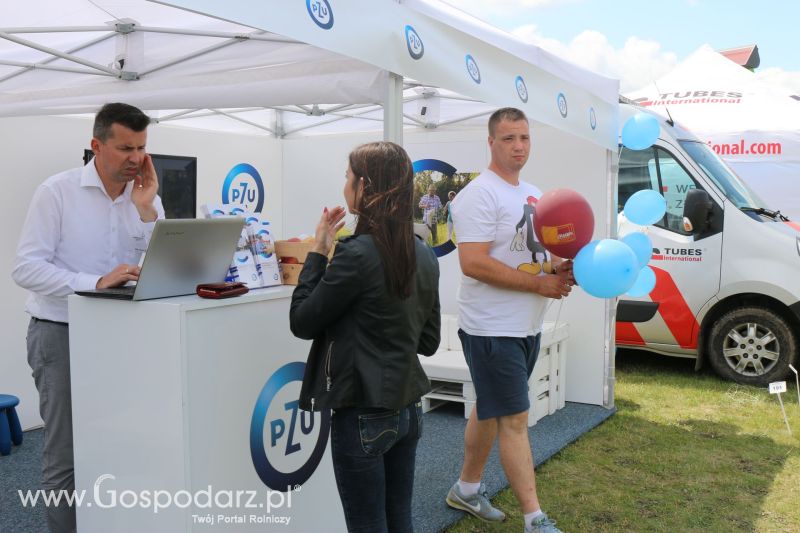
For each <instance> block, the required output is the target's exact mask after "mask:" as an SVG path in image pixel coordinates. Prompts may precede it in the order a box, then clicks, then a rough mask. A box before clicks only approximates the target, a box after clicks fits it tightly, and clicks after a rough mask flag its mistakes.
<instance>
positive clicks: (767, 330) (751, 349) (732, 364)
mask: <svg viewBox="0 0 800 533" xmlns="http://www.w3.org/2000/svg"><path fill="white" fill-rule="evenodd" d="M708 359H709V361H710V363H711V366H712V367H714V370H715V371H716V372H717V374H719V375H720V376H721V377H723V378H725V379H730V380H732V381H735V382H737V383H742V384H744V385H756V386H761V387H765V386H767V385H768V384H769V383H770V382H772V381H776V380H780V379H781V378H783V377H784V376H786V374H787V373H788V372H789V364H791V363H794V362H795V361H796V359H797V340H796V339H795V337H794V335H793V334H792V330H791V328H790V327H789V324H788V323H787V322H786V320H784V319H783V317H781V316H780V315H778V314H776V313H775V312H773V311H771V310H769V309H766V308H764V307H743V308H741V309H734V310H732V311H728V312H727V313H725V314H724V315H722V316H721V317H720V318H719V319H717V321H716V322H715V323H714V326H713V327H712V328H711V333H710V334H709V340H708Z"/></svg>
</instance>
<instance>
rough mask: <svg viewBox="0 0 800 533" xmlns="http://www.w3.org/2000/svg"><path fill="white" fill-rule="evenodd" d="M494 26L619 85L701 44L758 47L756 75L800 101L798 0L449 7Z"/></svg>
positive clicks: (646, 79)
mask: <svg viewBox="0 0 800 533" xmlns="http://www.w3.org/2000/svg"><path fill="white" fill-rule="evenodd" d="M445 1H446V2H447V3H449V4H450V5H452V6H455V7H457V8H459V9H461V10H463V11H466V12H467V13H470V14H471V15H474V16H476V17H478V18H480V19H482V20H484V21H485V22H488V23H489V24H492V25H494V26H497V27H498V28H501V29H503V30H505V31H508V32H510V33H513V34H515V35H516V36H517V37H520V38H522V39H524V40H526V41H529V42H532V43H534V44H537V45H539V46H541V47H543V48H546V49H548V50H551V51H553V52H555V53H557V54H559V55H560V56H562V57H565V58H566V59H569V60H571V61H573V62H575V63H577V64H579V65H581V66H584V67H586V68H589V69H591V70H594V71H596V72H599V73H601V74H605V75H607V76H611V77H615V78H618V79H619V80H620V90H621V92H623V93H625V92H626V91H631V90H635V89H638V88H640V87H643V86H645V85H647V84H648V83H650V82H651V81H652V80H654V79H658V78H660V77H661V76H663V75H664V74H666V73H667V72H669V71H670V70H671V69H672V68H674V67H675V65H677V64H678V63H679V62H681V61H682V60H683V59H685V58H686V57H688V56H689V55H691V53H692V52H693V51H695V50H696V49H698V48H699V47H700V46H702V45H703V44H708V45H710V46H711V47H712V48H714V49H716V50H722V49H725V48H735V47H739V46H745V45H750V44H756V45H758V50H759V55H760V57H761V65H760V66H759V68H757V69H756V71H755V72H756V75H757V76H759V77H760V78H762V79H764V80H765V81H768V82H771V83H776V84H780V85H783V86H785V87H787V88H789V89H792V90H794V91H796V93H797V94H800V52H798V50H800V27H798V21H800V2H798V1H797V0H761V1H758V2H753V1H750V0H746V1H739V2H731V1H724V0H659V1H653V0H639V1H633V0H445Z"/></svg>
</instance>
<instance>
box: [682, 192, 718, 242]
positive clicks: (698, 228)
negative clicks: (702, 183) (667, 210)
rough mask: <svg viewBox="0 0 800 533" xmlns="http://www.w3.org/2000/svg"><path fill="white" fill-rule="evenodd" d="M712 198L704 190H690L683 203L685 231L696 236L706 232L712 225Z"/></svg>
mask: <svg viewBox="0 0 800 533" xmlns="http://www.w3.org/2000/svg"><path fill="white" fill-rule="evenodd" d="M713 206H714V204H713V201H712V200H711V197H710V196H709V195H708V193H707V192H706V191H704V190H703V189H689V191H688V192H687V193H686V199H685V200H684V202H683V229H685V230H686V231H688V232H690V233H693V234H695V235H697V234H700V233H703V232H704V231H706V230H707V229H708V227H709V225H710V222H711V221H710V218H711V209H712V207H713Z"/></svg>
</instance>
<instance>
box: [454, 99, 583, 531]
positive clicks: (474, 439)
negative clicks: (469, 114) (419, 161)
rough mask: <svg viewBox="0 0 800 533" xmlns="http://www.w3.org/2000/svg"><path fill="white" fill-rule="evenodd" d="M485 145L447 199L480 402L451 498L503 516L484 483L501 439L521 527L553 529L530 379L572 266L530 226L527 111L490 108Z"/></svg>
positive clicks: (472, 509)
mask: <svg viewBox="0 0 800 533" xmlns="http://www.w3.org/2000/svg"><path fill="white" fill-rule="evenodd" d="M489 147H490V150H491V156H492V159H491V161H490V163H489V168H488V169H487V170H485V171H484V172H483V173H481V175H479V176H478V177H477V178H475V179H474V180H473V181H472V182H470V183H469V185H467V186H466V187H465V188H464V189H463V190H462V191H461V192H460V193H459V194H458V196H456V198H455V200H454V201H453V203H452V204H451V212H452V214H453V221H454V223H455V232H456V237H457V239H458V258H459V262H460V264H461V270H462V273H463V275H462V278H461V287H460V289H459V295H458V303H459V317H458V321H459V327H460V329H459V332H458V335H459V337H460V339H461V344H462V346H463V348H464V357H465V359H466V360H467V365H468V366H469V370H470V375H471V376H472V382H473V385H474V386H475V392H476V403H475V409H473V411H472V414H471V416H470V418H469V421H468V422H467V428H466V430H465V432H464V463H463V466H462V469H461V474H460V477H459V480H458V481H457V482H456V483H455V484H454V485H453V487H452V488H451V489H450V492H449V493H448V495H447V498H446V501H447V504H448V505H449V506H450V507H453V508H456V509H460V510H463V511H467V512H469V513H471V514H473V515H475V516H476V517H478V518H480V519H482V520H486V521H502V520H504V519H505V514H504V513H503V512H502V511H500V510H499V509H496V508H494V507H493V506H492V504H491V503H490V502H489V499H488V497H487V496H486V493H485V490H484V489H483V487H482V485H481V477H482V475H483V468H484V466H485V465H486V460H487V458H488V456H489V452H490V451H491V448H492V444H493V443H494V441H495V439H497V440H498V445H499V446H498V447H499V451H500V460H501V463H502V465H503V470H504V471H505V473H506V477H507V478H508V481H509V483H510V484H511V488H512V489H513V491H514V494H515V496H516V497H517V500H518V501H519V503H520V506H521V507H522V512H523V514H524V515H525V532H526V533H529V532H536V533H555V532H558V531H559V530H558V529H557V528H556V527H555V523H554V522H553V521H552V520H550V519H549V518H548V517H547V515H546V514H544V513H543V512H542V510H541V508H540V506H539V500H538V497H537V495H536V480H535V474H534V469H533V457H532V453H531V445H530V441H529V440H528V424H527V422H528V410H529V409H530V401H529V399H528V379H529V378H530V375H531V373H532V372H533V366H534V364H535V363H536V357H537V356H538V353H539V345H540V340H541V327H542V321H543V320H544V313H545V310H546V307H547V298H556V299H558V298H562V297H564V296H567V295H568V294H569V293H570V290H571V286H572V285H573V284H574V278H573V277H572V263H571V262H569V261H565V262H563V263H562V262H560V259H557V258H554V259H551V258H549V257H548V254H547V251H546V250H545V249H544V248H543V247H542V246H541V245H540V244H539V243H538V242H532V239H533V237H531V238H530V239H529V238H527V237H528V236H527V235H526V233H525V227H526V226H529V227H532V224H533V221H532V214H533V209H535V204H536V201H537V200H538V198H539V197H540V196H541V191H539V189H537V188H536V187H534V186H533V185H531V184H529V183H526V182H524V181H520V179H519V174H520V171H521V170H522V167H523V166H524V165H525V163H526V162H527V160H528V156H529V155H530V147H531V139H530V129H529V125H528V120H527V118H526V117H525V114H524V113H523V112H522V111H520V110H518V109H514V108H503V109H499V110H497V111H496V112H495V113H493V114H492V116H491V117H490V118H489ZM528 219H531V220H528ZM521 221H522V223H521ZM531 233H532V232H531ZM556 268H557V273H556Z"/></svg>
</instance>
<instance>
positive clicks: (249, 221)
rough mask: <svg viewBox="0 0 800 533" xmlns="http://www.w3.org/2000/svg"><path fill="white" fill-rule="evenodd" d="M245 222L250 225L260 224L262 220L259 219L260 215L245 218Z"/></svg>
mask: <svg viewBox="0 0 800 533" xmlns="http://www.w3.org/2000/svg"><path fill="white" fill-rule="evenodd" d="M244 223H245V224H247V225H248V226H252V225H253V224H260V223H261V221H260V220H259V219H258V217H247V218H245V219H244Z"/></svg>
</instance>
